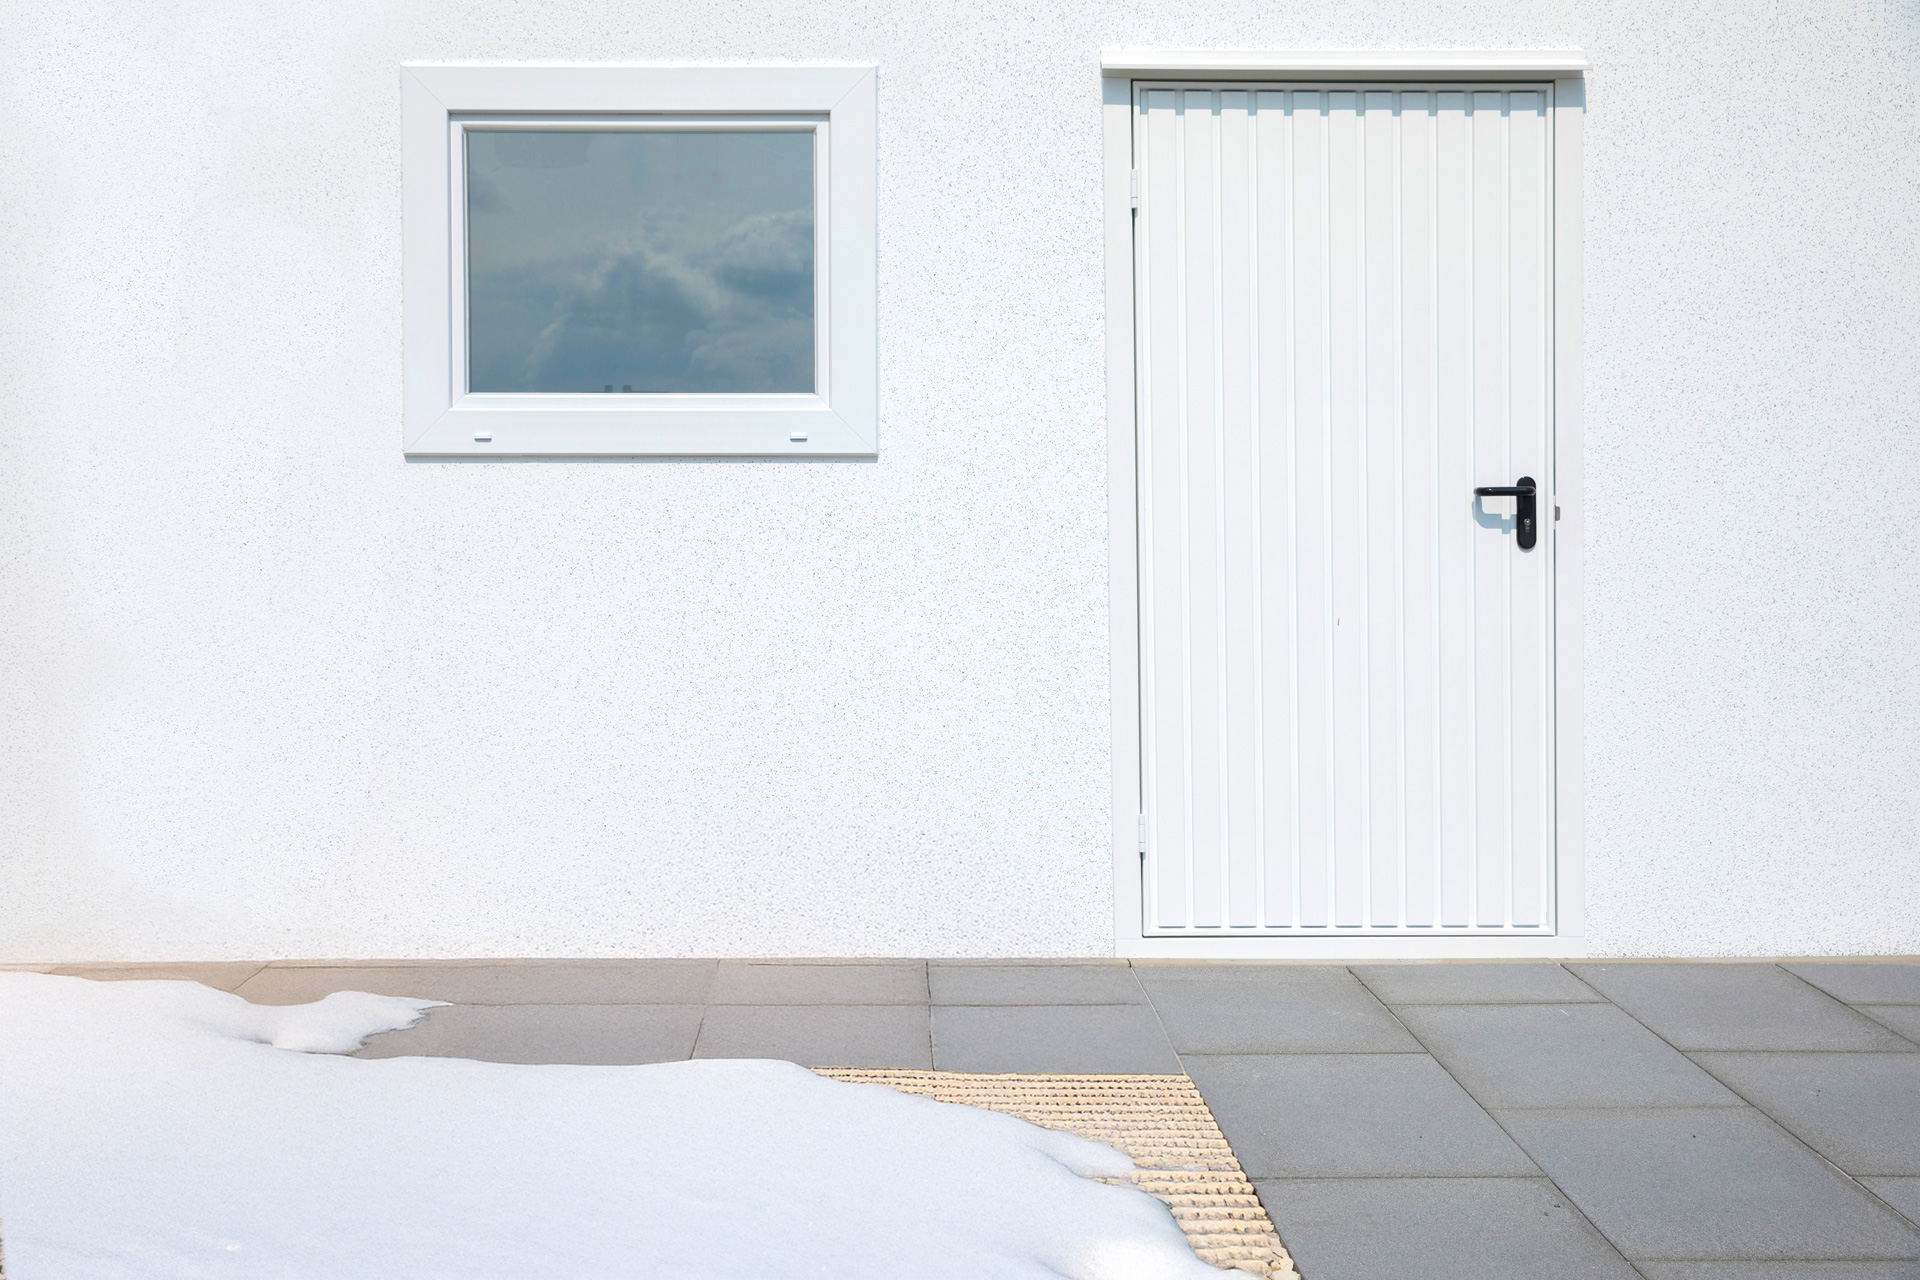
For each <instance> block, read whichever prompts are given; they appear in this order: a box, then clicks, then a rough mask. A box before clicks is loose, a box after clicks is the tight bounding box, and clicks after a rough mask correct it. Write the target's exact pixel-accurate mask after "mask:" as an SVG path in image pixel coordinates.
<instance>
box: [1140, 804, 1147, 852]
mask: <svg viewBox="0 0 1920 1280" xmlns="http://www.w3.org/2000/svg"><path fill="white" fill-rule="evenodd" d="M1139 830H1140V856H1141V857H1143V858H1144V857H1146V856H1147V815H1146V814H1144V813H1143V814H1141V815H1140V825H1139Z"/></svg>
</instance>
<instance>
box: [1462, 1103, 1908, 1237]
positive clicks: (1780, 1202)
mask: <svg viewBox="0 0 1920 1280" xmlns="http://www.w3.org/2000/svg"><path fill="white" fill-rule="evenodd" d="M1494 1114H1495V1116H1496V1117H1497V1118H1498V1119H1499V1120H1500V1122H1501V1123H1502V1124H1504V1125H1505V1126H1506V1128H1507V1131H1508V1132H1509V1133H1511V1134H1513V1136H1514V1137H1515V1138H1516V1139H1518V1140H1519V1142H1520V1145H1521V1146H1523V1147H1524V1148H1526V1151H1527V1154H1529V1155H1530V1156H1532V1157H1533V1158H1534V1159H1535V1160H1536V1161H1538V1162H1539V1164H1540V1167H1541V1168H1543V1169H1544V1170H1546V1172H1547V1174H1548V1176H1550V1177H1551V1178H1552V1179H1553V1180H1554V1182H1555V1183H1556V1184H1557V1185H1558V1186H1559V1187H1560V1189H1561V1190H1562V1191H1565V1192H1566V1193H1567V1194H1568V1195H1570V1196H1572V1197H1573V1200H1574V1203H1576V1204H1578V1205H1579V1206H1580V1208H1581V1210H1582V1211H1583V1212H1584V1213H1585V1214H1586V1215H1587V1217H1588V1218H1589V1219H1590V1220H1591V1221H1592V1222H1593V1224H1594V1226H1596V1227H1598V1228H1599V1229H1600V1230H1601V1231H1602V1232H1604V1233H1605V1234H1606V1237H1607V1238H1608V1239H1609V1240H1611V1241H1612V1242H1613V1243H1614V1245H1615V1247H1616V1248H1618V1249H1619V1250H1620V1251H1621V1252H1622V1253H1624V1254H1625V1255H1626V1256H1627V1257H1628V1258H1630V1259H1634V1260H1636V1261H1637V1260H1639V1259H1642V1258H1649V1259H1659V1260H1664V1261H1682V1260H1694V1261H1700V1260H1711V1259H1724V1260H1728V1261H1756V1260H1757V1261H1792V1260H1833V1259H1849V1260H1854V1261H1862V1260H1865V1261H1879V1260H1888V1261H1891V1260H1908V1259H1920V1231H1917V1230H1915V1229H1914V1228H1913V1227H1912V1226H1911V1225H1909V1224H1908V1223H1906V1222H1904V1221H1903V1220H1901V1218H1900V1217H1899V1216H1898V1215H1896V1214H1895V1213H1894V1212H1893V1211H1892V1210H1890V1209H1888V1208H1887V1207H1886V1206H1885V1205H1883V1204H1881V1203H1880V1202H1879V1201H1878V1200H1876V1199H1875V1198H1874V1197H1873V1196H1871V1195H1869V1194H1868V1193H1867V1192H1866V1191H1865V1190H1864V1189H1863V1188H1861V1187H1860V1186H1858V1185H1856V1184H1855V1183H1854V1182H1853V1181H1852V1180H1850V1179H1848V1178H1847V1177H1845V1176H1844V1175H1842V1174H1840V1173H1837V1172H1835V1171H1834V1169H1833V1168H1832V1166H1830V1165H1828V1164H1827V1163H1826V1161H1824V1160H1822V1159H1821V1158H1820V1157H1819V1156H1817V1155H1815V1154H1814V1153H1813V1152H1811V1151H1809V1150H1807V1148H1806V1147H1804V1146H1802V1145H1801V1144H1800V1143H1799V1142H1798V1141H1797V1140H1796V1139H1794V1138H1793V1137H1792V1136H1791V1135H1789V1134H1787V1133H1786V1132H1785V1131H1783V1130H1782V1129H1781V1128H1780V1127H1779V1126H1778V1125H1775V1124H1774V1123H1773V1122H1772V1121H1771V1120H1769V1119H1767V1118H1766V1117H1765V1116H1763V1115H1761V1114H1760V1113H1759V1112H1757V1111H1754V1110H1753V1109H1751V1108H1748V1107H1737V1108H1736V1107H1703V1108H1698V1109H1689V1110H1681V1109H1677V1108H1665V1109H1652V1110H1646V1111H1632V1110H1626V1109H1619V1108H1614V1109H1603V1110H1565V1111H1550V1110H1537V1111H1496V1112H1495V1113H1494Z"/></svg>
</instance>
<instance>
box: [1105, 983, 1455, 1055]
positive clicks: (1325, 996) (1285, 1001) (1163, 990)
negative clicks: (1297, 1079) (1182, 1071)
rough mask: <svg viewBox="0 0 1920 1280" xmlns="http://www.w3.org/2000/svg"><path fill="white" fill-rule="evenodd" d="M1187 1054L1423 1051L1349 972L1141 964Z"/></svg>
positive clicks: (1148, 985)
mask: <svg viewBox="0 0 1920 1280" xmlns="http://www.w3.org/2000/svg"><path fill="white" fill-rule="evenodd" d="M1135 972H1137V973H1138V974H1139V975H1140V985H1141V986H1142V987H1144V988H1145V989H1146V992H1147V995H1148V996H1149V997H1150V998H1151V999H1152V1000H1153V1004H1154V1008H1155V1009H1157V1010H1158V1011H1159V1013H1160V1021H1161V1023H1162V1024H1163V1025H1164V1026H1165V1027H1166V1029H1167V1035H1168V1037H1169V1038H1170V1039H1171V1040H1172V1041H1173V1047H1174V1048H1175V1049H1177V1050H1179V1051H1180V1052H1181V1053H1183V1054H1186V1053H1215V1054H1218V1053H1420V1052H1422V1050H1421V1048H1420V1042H1419V1041H1417V1040H1415V1039H1414V1038H1413V1037H1412V1036H1411V1035H1408V1034H1407V1029H1406V1028H1405V1027H1403V1026H1401V1025H1400V1020H1399V1019H1398V1018H1395V1017H1394V1016H1393V1014H1392V1013H1391V1012H1390V1011H1388V1009H1387V1007H1386V1006H1385V1005H1383V1004H1381V1003H1380V1002H1379V1001H1378V1000H1376V999H1374V998H1373V995H1372V993H1370V992H1369V991H1368V990H1367V989H1366V988H1365V987H1364V986H1362V985H1361V983H1360V980H1359V979H1358V978H1355V977H1354V976H1353V975H1352V974H1350V973H1348V972H1346V971H1345V970H1344V969H1304V968H1280V967H1276V968H1271V969H1224V970H1212V971H1206V970H1201V971H1195V970H1191V969H1138V970H1136V971H1135Z"/></svg>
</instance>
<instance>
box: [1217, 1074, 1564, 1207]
mask: <svg viewBox="0 0 1920 1280" xmlns="http://www.w3.org/2000/svg"><path fill="white" fill-rule="evenodd" d="M1185 1062H1186V1067H1187V1073H1188V1074H1189V1075H1191V1076H1192V1077H1193V1082H1194V1084H1195V1085H1197V1086H1198V1087H1199V1089H1200V1096H1201V1097H1203V1098H1205V1099H1206V1100H1207V1105H1208V1106H1209V1107H1210V1108H1212V1110H1213V1114H1214V1118H1215V1119H1216V1120H1218V1121H1219V1122H1220V1128H1221V1131H1222V1132H1224V1133H1225V1134H1226V1137H1227V1141H1228V1142H1230V1143H1232V1144H1233V1150H1234V1154H1235V1155H1237V1156H1238V1157H1239V1158H1240V1166H1241V1168H1242V1169H1244V1170H1246V1173H1247V1176H1248V1177H1250V1178H1342V1177H1347V1178H1367V1177H1430V1176H1472V1175H1491V1176H1501V1175H1518V1176H1524V1175H1529V1174H1537V1173H1538V1172H1539V1170H1538V1169H1537V1168H1535V1167H1534V1164H1533V1162H1532V1161H1531V1160H1529V1159H1527V1157H1526V1155H1525V1154H1524V1153H1523V1152H1522V1151H1521V1150H1520V1148H1519V1147H1517V1146H1515V1145H1514V1143H1513V1141H1512V1139H1510V1138H1508V1137H1507V1135H1506V1134H1504V1133H1502V1132H1501V1131H1500V1126H1499V1125H1497V1124H1495V1123H1494V1122H1493V1120H1492V1118H1491V1117H1489V1116H1488V1115H1487V1113H1486V1112H1485V1111H1483V1110H1481V1109H1480V1107H1479V1105H1478V1104H1476V1103H1475V1102H1474V1100H1473V1099H1472V1098H1470V1097H1468V1096H1467V1094H1466V1091H1465V1090H1463V1089H1461V1087H1460V1086H1459V1085H1458V1084H1456V1083H1455V1082H1454V1080H1453V1078H1452V1077H1451V1076H1449V1075H1448V1074H1447V1073H1446V1072H1445V1071H1444V1070H1442V1069H1441V1067H1440V1065H1439V1064H1438V1063H1436V1062H1435V1061H1434V1060H1433V1059H1432V1058H1429V1057H1427V1056H1426V1055H1425V1054H1423V1053H1422V1054H1397V1053H1388V1054H1281V1055H1251V1054H1236V1055H1232V1056H1227V1057H1206V1056H1188V1057H1187V1058H1186V1059H1185ZM1283 1230H1284V1228H1283Z"/></svg>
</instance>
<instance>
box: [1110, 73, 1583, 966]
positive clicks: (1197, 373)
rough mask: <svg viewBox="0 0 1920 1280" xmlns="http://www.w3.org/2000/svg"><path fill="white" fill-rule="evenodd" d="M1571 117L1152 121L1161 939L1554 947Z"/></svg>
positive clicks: (1150, 117)
mask: <svg viewBox="0 0 1920 1280" xmlns="http://www.w3.org/2000/svg"><path fill="white" fill-rule="evenodd" d="M1547 93H1548V90H1546V89H1545V88H1544V87H1542V88H1540V89H1533V90H1527V91H1519V90H1512V89H1500V90H1496V91H1488V90H1482V89H1473V88H1467V89H1461V90H1453V91H1449V90H1445V89H1438V90H1436V89H1419V90H1413V89H1404V90H1403V89H1373V88H1364V89H1353V90H1339V89H1327V88H1315V89H1294V88H1284V89H1283V88H1275V89H1267V88H1263V87H1258V86H1252V87H1220V88H1168V89H1158V88H1150V87H1143V88H1142V89H1140V90H1139V92H1138V102H1137V111H1136V119H1135V131H1134V146H1135V157H1136V165H1137V168H1138V170H1139V181H1140V186H1139V205H1138V212H1137V214H1136V221H1135V226H1134V242H1135V253H1136V287H1137V290H1138V298H1137V332H1138V334H1139V343H1140V351H1139V362H1138V368H1139V383H1140V385H1139V422H1140V438H1139V454H1138V465H1139V471H1140V525H1139V529H1140V580H1141V581H1140V585H1141V685H1142V690H1141V691H1142V695H1143V707H1144V719H1145V723H1144V725H1143V742H1142V746H1143V760H1144V778H1143V781H1144V784H1145V788H1144V793H1145V805H1146V815H1147V846H1148V854H1147V861H1146V873H1145V874H1146V880H1145V884H1144V886H1143V887H1144V890H1145V895H1144V896H1145V903H1146V906H1145V910H1146V920H1145V921H1144V923H1145V925H1146V927H1147V929H1148V931H1149V932H1152V933H1175V934H1179V933H1196V932H1203V931H1204V932H1219V933H1232V932H1236V931H1239V932H1263V931H1266V932H1287V933H1292V932H1304V931H1314V932H1319V931H1324V932H1329V933H1331V932H1337V931H1340V930H1355V931H1364V930H1393V931H1420V932H1434V933H1447V932H1453V933H1481V932H1487V931H1490V930H1491V931H1500V932H1510V931H1523V932H1540V931H1547V930H1550V929H1551V927H1552V917H1551V912H1550V907H1551V895H1552V844H1551V840H1550V836H1549V821H1550V817H1551V814H1550V808H1551V804H1550V793H1549V779H1550V777H1551V776H1552V775H1551V768H1550V764H1551V762H1550V761H1549V759H1548V752H1549V750H1550V745H1551V741H1552V738H1551V734H1550V733H1549V732H1548V727H1549V726H1548V716H1549V713H1550V706H1551V701H1550V698H1549V696H1548V694H1549V690H1548V684H1547V682H1548V678H1549V670H1550V664H1549V662H1548V650H1549V645H1550V641H1551V637H1550V636H1549V633H1548V619H1549V617H1550V609H1549V603H1550V602H1549V600H1548V591H1549V586H1550V582H1551V575H1550V574H1549V572H1548V565H1549V562H1550V558H1551V556H1552V554H1553V537H1552V534H1553V519H1552V516H1553V512H1552V498H1551V479H1552V463H1551V459H1550V457H1549V456H1548V450H1549V440H1550V426H1551V423H1550V419H1549V407H1548V406H1549V403H1550V395H1551V390H1552V388H1551V386H1550V365H1549V358H1548V352H1549V340H1550V337H1551V335H1550V333H1549V332H1548V323H1549V316H1550V314H1551V311H1550V298H1549V292H1550V289H1551V279H1550V276H1549V270H1548V250H1549V247H1550V244H1551V236H1550V219H1551V213H1552V210H1551V206H1550V204H1549V199H1548V193H1549V191H1550V189H1551V172H1550V166H1551V155H1550V152H1549V133H1548V129H1547V115H1546V109H1547ZM1522 475H1528V476H1532V477H1533V478H1534V479H1535V480H1536V481H1537V482H1538V483H1539V485H1540V489H1541V497H1540V530H1541V536H1540V540H1539V543H1538V545H1537V546H1536V547H1535V548H1534V549H1533V550H1531V551H1522V550H1520V549H1518V547H1517V546H1516V543H1515V538H1514V519H1513V515H1512V500H1511V499H1504V500H1503V499H1498V498H1491V499H1476V498H1475V497H1474V495H1473V489H1474V487H1475V486H1477V485H1511V484H1513V483H1514V482H1515V480H1516V479H1517V478H1518V477H1519V476H1522Z"/></svg>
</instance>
